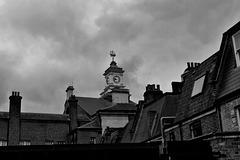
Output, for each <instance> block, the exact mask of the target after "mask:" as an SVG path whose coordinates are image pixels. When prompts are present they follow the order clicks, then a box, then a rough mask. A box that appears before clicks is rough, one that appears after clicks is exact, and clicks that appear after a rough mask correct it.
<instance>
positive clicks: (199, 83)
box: [192, 75, 205, 97]
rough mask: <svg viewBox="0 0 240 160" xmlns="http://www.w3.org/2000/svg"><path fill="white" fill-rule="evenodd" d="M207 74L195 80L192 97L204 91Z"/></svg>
mask: <svg viewBox="0 0 240 160" xmlns="http://www.w3.org/2000/svg"><path fill="white" fill-rule="evenodd" d="M204 80H205V75H204V76H202V77H200V78H198V79H197V80H196V81H195V82H194V86H193V90H192V97H193V96H195V95H198V94H199V93H202V91H203V85H204Z"/></svg>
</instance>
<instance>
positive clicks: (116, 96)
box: [112, 93, 129, 103]
mask: <svg viewBox="0 0 240 160" xmlns="http://www.w3.org/2000/svg"><path fill="white" fill-rule="evenodd" d="M112 102H113V103H129V101H128V94H127V93H112Z"/></svg>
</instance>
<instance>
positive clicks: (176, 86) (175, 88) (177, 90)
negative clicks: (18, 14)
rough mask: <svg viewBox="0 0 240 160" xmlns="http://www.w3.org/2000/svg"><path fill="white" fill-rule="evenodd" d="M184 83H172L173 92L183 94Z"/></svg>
mask: <svg viewBox="0 0 240 160" xmlns="http://www.w3.org/2000/svg"><path fill="white" fill-rule="evenodd" d="M182 84H183V83H182V82H172V92H173V93H177V94H178V93H181V92H182Z"/></svg>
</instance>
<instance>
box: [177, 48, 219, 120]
mask: <svg viewBox="0 0 240 160" xmlns="http://www.w3.org/2000/svg"><path fill="white" fill-rule="evenodd" d="M219 56H220V52H216V53H215V54H213V55H212V56H210V57H209V58H208V59H206V60H205V61H203V62H202V63H201V64H200V65H198V66H197V67H194V68H189V69H187V72H185V73H184V83H183V87H182V92H181V94H180V99H179V104H178V109H177V113H176V119H175V122H179V121H181V120H184V119H186V118H188V117H190V116H193V115H195V114H198V113H200V112H202V111H204V110H206V109H208V108H210V107H212V106H213V103H214V101H215V99H216V97H215V94H214V92H215V89H214V87H213V80H214V79H215V75H216V71H217V69H218V65H217V63H218V61H219ZM203 75H205V79H204V84H203V91H202V92H201V94H198V95H196V96H192V91H193V87H194V82H195V80H197V79H198V78H200V77H201V76H203Z"/></svg>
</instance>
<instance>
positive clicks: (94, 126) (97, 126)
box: [78, 120, 102, 129]
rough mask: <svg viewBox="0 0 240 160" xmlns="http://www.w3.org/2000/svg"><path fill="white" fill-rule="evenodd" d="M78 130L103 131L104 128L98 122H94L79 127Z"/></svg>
mask: <svg viewBox="0 0 240 160" xmlns="http://www.w3.org/2000/svg"><path fill="white" fill-rule="evenodd" d="M78 129H102V128H101V126H100V124H99V123H98V122H97V121H96V120H93V121H91V122H89V123H87V124H84V125H82V126H80V127H78Z"/></svg>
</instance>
